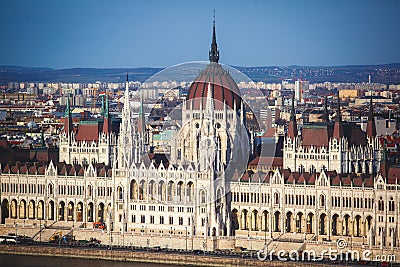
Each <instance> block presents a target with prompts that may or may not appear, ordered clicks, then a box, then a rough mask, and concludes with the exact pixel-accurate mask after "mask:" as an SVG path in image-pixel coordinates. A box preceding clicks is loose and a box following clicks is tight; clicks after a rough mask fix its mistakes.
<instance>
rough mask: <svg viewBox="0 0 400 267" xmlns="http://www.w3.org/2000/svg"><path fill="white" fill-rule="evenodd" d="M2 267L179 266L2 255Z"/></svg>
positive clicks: (175, 266) (0, 257) (0, 263)
mask: <svg viewBox="0 0 400 267" xmlns="http://www.w3.org/2000/svg"><path fill="white" fill-rule="evenodd" d="M0 266H1V267H128V266H129V267H139V266H140V267H142V266H143V267H162V266H167V267H168V266H169V267H177V266H179V265H166V264H155V263H141V262H118V261H108V260H84V259H73V258H58V257H43V256H24V255H5V254H0Z"/></svg>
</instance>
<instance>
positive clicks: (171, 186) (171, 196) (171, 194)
mask: <svg viewBox="0 0 400 267" xmlns="http://www.w3.org/2000/svg"><path fill="white" fill-rule="evenodd" d="M167 195H168V196H167V198H168V201H169V202H171V201H174V200H175V183H174V182H173V181H169V182H168V193H167Z"/></svg>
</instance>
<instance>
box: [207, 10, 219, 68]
mask: <svg viewBox="0 0 400 267" xmlns="http://www.w3.org/2000/svg"><path fill="white" fill-rule="evenodd" d="M208 58H209V59H210V62H215V63H218V60H219V50H218V46H217V37H216V34H215V10H214V20H213V36H212V42H211V49H210V51H209V52H208Z"/></svg>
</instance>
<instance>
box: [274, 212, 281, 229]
mask: <svg viewBox="0 0 400 267" xmlns="http://www.w3.org/2000/svg"><path fill="white" fill-rule="evenodd" d="M280 222H281V213H280V212H279V211H275V213H274V231H275V232H280V231H281V227H280Z"/></svg>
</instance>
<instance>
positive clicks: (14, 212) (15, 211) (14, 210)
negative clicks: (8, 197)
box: [10, 199, 18, 219]
mask: <svg viewBox="0 0 400 267" xmlns="http://www.w3.org/2000/svg"><path fill="white" fill-rule="evenodd" d="M10 213H11V214H10V215H11V216H10V217H11V218H12V219H17V216H18V204H17V200H15V199H13V200H12V201H11V205H10Z"/></svg>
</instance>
